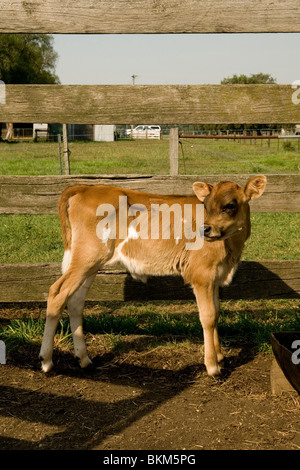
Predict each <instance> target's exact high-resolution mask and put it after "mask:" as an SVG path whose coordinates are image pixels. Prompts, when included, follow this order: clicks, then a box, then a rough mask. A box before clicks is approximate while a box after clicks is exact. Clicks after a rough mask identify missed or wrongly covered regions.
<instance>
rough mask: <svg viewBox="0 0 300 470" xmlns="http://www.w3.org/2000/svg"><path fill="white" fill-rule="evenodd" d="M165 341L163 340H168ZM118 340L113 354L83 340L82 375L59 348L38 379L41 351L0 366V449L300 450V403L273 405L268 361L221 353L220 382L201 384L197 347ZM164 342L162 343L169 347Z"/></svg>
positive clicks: (246, 351) (289, 396) (243, 351)
mask: <svg viewBox="0 0 300 470" xmlns="http://www.w3.org/2000/svg"><path fill="white" fill-rule="evenodd" d="M166 339H167V338H166ZM166 339H164V338H162V339H160V342H159V343H157V341H156V342H155V343H154V339H153V337H146V336H127V337H126V338H125V337H124V342H125V343H126V347H125V348H124V347H123V349H122V353H120V352H119V353H118V354H114V353H113V352H112V351H111V350H108V349H107V348H106V347H105V345H103V344H105V343H103V337H101V335H96V336H92V335H88V337H87V340H88V343H89V346H88V349H89V354H90V357H91V358H92V359H93V363H94V366H93V368H91V369H89V370H85V371H82V370H81V369H80V368H79V366H78V365H77V363H76V361H75V359H74V358H73V357H72V351H71V350H68V349H65V350H64V349H59V348H57V347H56V349H55V354H54V361H55V369H54V371H52V372H50V373H49V374H48V375H45V374H43V373H42V372H41V371H40V364H39V361H38V359H37V357H38V347H32V346H31V347H30V348H29V349H28V348H27V349H26V348H23V349H22V352H19V353H18V352H14V353H13V354H11V355H10V354H9V353H8V357H7V364H6V365H1V366H0V389H1V392H0V435H1V437H0V449H1V450H4V449H7V450H9V449H10V450H79V449H80V450H92V449H98V450H181V451H182V450H195V451H197V450H299V449H300V413H299V411H300V397H299V395H298V394H297V392H295V393H294V392H290V393H288V392H287V393H284V394H282V395H281V396H272V394H271V388H270V366H271V362H272V360H273V357H271V356H270V355H263V354H260V355H254V356H253V353H252V351H251V349H250V348H248V347H240V348H236V349H228V350H227V351H226V355H227V358H226V361H225V372H224V376H223V377H222V378H221V379H220V380H214V379H211V378H209V377H208V376H207V375H206V372H205V369H204V366H203V363H202V360H203V356H202V353H203V347H202V345H201V344H199V343H197V341H196V340H195V343H191V344H190V345H189V346H186V345H184V343H182V344H183V345H182V347H180V341H181V339H180V338H177V339H176V343H177V344H176V346H174V347H167V348H166V347H163V343H164V341H165V340H166ZM169 339H170V338H168V340H169Z"/></svg>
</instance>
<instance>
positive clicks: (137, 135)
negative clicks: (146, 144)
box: [126, 125, 161, 139]
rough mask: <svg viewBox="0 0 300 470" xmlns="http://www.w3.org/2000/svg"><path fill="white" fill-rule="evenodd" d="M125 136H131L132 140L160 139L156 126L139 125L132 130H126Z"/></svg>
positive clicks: (159, 132)
mask: <svg viewBox="0 0 300 470" xmlns="http://www.w3.org/2000/svg"><path fill="white" fill-rule="evenodd" d="M126 135H128V136H131V137H132V138H133V139H160V137H161V128H160V126H157V125H152V126H149V125H139V126H136V127H135V128H134V129H132V135H131V129H127V130H126Z"/></svg>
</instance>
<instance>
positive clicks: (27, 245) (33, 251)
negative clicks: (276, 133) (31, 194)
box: [0, 213, 300, 263]
mask: <svg viewBox="0 0 300 470" xmlns="http://www.w3.org/2000/svg"><path fill="white" fill-rule="evenodd" d="M251 221H252V234H251V237H250V239H249V240H248V242H247V244H246V247H245V250H244V253H243V259H244V260H252V261H254V260H263V259H265V260H266V259H269V260H279V259H300V250H299V233H300V214H299V213H296V214H290V213H284V214H269V213H268V214H263V213H256V214H252V215H251ZM0 239H1V244H0V263H30V262H31V263H49V262H61V260H62V257H63V245H62V241H61V229H60V223H59V218H58V216H56V215H1V216H0Z"/></svg>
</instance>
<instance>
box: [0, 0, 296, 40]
mask: <svg viewBox="0 0 300 470" xmlns="http://www.w3.org/2000/svg"><path fill="white" fill-rule="evenodd" d="M0 11H1V20H0V32H5V33H18V32H26V33H105V34H109V33H111V34H118V33H125V34H133V33H245V32H248V33H259V32H266V33H267V32H299V31H300V5H299V2H298V1H297V0H282V1H280V2H279V1H275V2H269V0H224V1H223V2H222V3H220V1H219V0H189V1H188V2H187V1H186V0H159V1H157V0H148V1H146V2H142V1H141V0H130V1H124V0H101V1H94V0H77V1H76V2H74V1H73V0H64V1H63V2H62V1H61V0H43V1H42V0H31V1H23V0H0Z"/></svg>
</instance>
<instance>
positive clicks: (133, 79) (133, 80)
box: [130, 74, 137, 138]
mask: <svg viewBox="0 0 300 470" xmlns="http://www.w3.org/2000/svg"><path fill="white" fill-rule="evenodd" d="M131 78H132V85H135V79H136V78H137V75H135V74H132V75H131ZM130 127H131V134H130V135H131V138H132V136H133V124H131V126H130Z"/></svg>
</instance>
